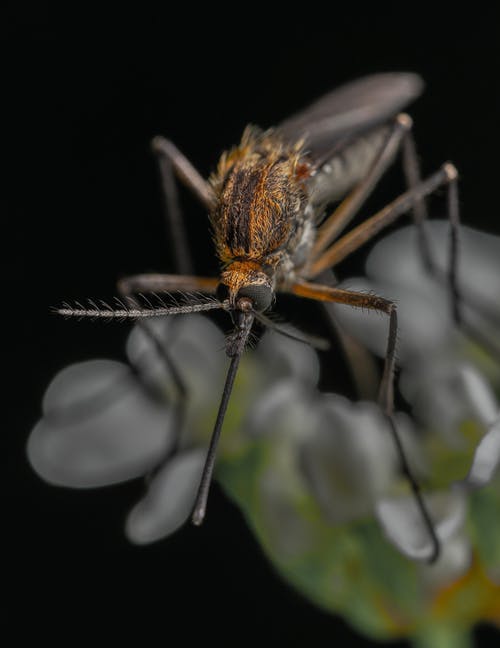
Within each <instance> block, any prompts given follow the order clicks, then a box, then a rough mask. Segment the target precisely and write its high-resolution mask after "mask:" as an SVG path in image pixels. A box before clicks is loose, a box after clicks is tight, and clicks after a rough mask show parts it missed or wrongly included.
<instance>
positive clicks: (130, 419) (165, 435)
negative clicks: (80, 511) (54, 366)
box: [27, 360, 172, 488]
mask: <svg viewBox="0 0 500 648" xmlns="http://www.w3.org/2000/svg"><path fill="white" fill-rule="evenodd" d="M43 408H44V412H45V414H44V417H43V418H42V420H41V421H39V423H38V424H37V425H36V426H35V428H34V429H33V431H32V432H31V435H30V438H29V440H28V445H27V453H28V458H29V460H30V462H31V464H32V465H33V468H34V469H35V471H36V472H37V473H38V474H39V475H40V476H41V477H43V478H44V479H45V480H46V481H48V482H50V483H53V484H58V485H62V486H69V487H73V488H91V487H96V486H104V485H108V484H113V483H115V482H120V481H124V480H127V479H131V478H133V477H137V476H139V475H142V474H144V473H145V472H147V471H148V470H149V469H150V468H151V467H152V466H153V465H154V464H155V462H156V461H157V460H158V458H159V457H161V456H162V455H163V454H164V453H165V452H166V451H167V449H168V447H169V446H170V444H171V442H172V431H171V429H170V426H171V422H172V414H171V413H170V412H169V411H168V410H167V409H166V408H165V407H164V406H161V405H159V404H158V403H156V402H155V401H153V400H152V399H151V398H150V397H149V396H148V395H147V394H146V393H145V392H144V390H143V389H142V387H141V385H140V383H139V382H138V381H137V380H136V378H135V377H134V376H133V374H132V372H131V371H130V369H129V367H127V366H126V365H124V364H121V363H119V362H112V361H108V360H94V361H90V362H84V363H80V364H75V365H71V366H69V367H67V368H66V369H64V370H63V371H61V372H60V373H59V374H58V375H57V376H56V377H55V378H54V380H53V381H52V383H51V384H50V385H49V387H48V389H47V392H46V394H45V397H44V401H43Z"/></svg>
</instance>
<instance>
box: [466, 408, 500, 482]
mask: <svg viewBox="0 0 500 648" xmlns="http://www.w3.org/2000/svg"><path fill="white" fill-rule="evenodd" d="M499 469H500V419H499V420H497V421H496V422H495V423H494V424H493V425H492V426H491V428H490V429H489V431H488V432H487V433H486V434H485V435H484V437H483V438H482V439H481V441H480V442H479V445H478V446H477V448H476V452H475V453H474V459H473V460H472V466H471V468H470V470H469V474H468V475H467V477H466V479H465V480H464V483H465V485H466V486H467V487H468V488H481V487H482V486H486V485H487V484H488V483H489V482H490V481H491V480H492V479H493V477H494V476H495V475H496V473H497V471H498V470H499Z"/></svg>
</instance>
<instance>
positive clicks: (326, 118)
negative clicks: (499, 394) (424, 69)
mask: <svg viewBox="0 0 500 648" xmlns="http://www.w3.org/2000/svg"><path fill="white" fill-rule="evenodd" d="M423 85H424V84H423V81H422V79H421V78H420V77H419V76H418V75H417V74H413V73H410V72H387V73H384V74H374V75H371V76H366V77H363V78H361V79H357V80H356V81H352V82H350V83H347V84H345V85H343V86H340V87H339V88H336V89H335V90H332V91H331V92H329V93H328V94H326V95H324V96H323V97H321V98H320V99H318V100H317V101H316V102H314V103H313V104H311V105H310V106H309V107H307V108H305V109H304V110H303V111H301V112H299V113H297V114H295V115H293V116H292V117H290V118H288V119H286V120H285V121H284V122H282V123H281V125H280V130H281V131H282V132H283V134H284V135H285V137H287V138H288V139H290V140H297V139H301V138H303V139H304V140H305V143H306V147H307V148H308V149H309V150H310V151H311V153H312V155H313V157H314V155H315V154H319V155H321V154H323V153H324V152H325V151H329V150H333V149H334V147H335V145H336V144H337V143H339V142H341V141H342V142H343V141H348V140H351V139H352V138H353V137H356V136H357V135H361V134H363V133H365V132H366V131H368V130H370V129H372V128H374V127H376V126H377V125H380V124H383V123H384V122H385V121H387V120H388V119H390V118H391V117H393V116H395V115H396V114H397V113H398V112H399V111H400V110H402V109H403V108H404V107H405V106H407V105H408V104H409V103H411V102H412V101H413V100H414V99H416V98H417V97H418V96H419V95H420V94H421V92H422V90H423Z"/></svg>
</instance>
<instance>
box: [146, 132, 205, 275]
mask: <svg viewBox="0 0 500 648" xmlns="http://www.w3.org/2000/svg"><path fill="white" fill-rule="evenodd" d="M151 148H152V150H153V152H154V153H155V154H156V157H157V159H158V165H159V169H160V176H161V185H162V189H163V199H164V206H165V218H166V226H167V232H168V233H169V235H170V236H171V238H172V252H173V255H174V258H175V267H176V270H177V271H178V272H179V273H181V274H191V273H192V272H193V262H192V258H191V253H190V250H189V245H188V242H187V237H186V230H185V227H184V220H183V218H182V214H181V209H180V204H179V196H178V192H177V186H176V182H175V177H177V178H178V179H179V180H180V181H181V182H182V183H183V184H184V185H186V187H187V188H188V189H189V190H190V191H191V192H192V193H193V194H194V195H195V196H196V197H197V198H198V200H199V201H200V202H201V203H202V204H203V205H204V206H205V207H206V208H207V209H211V207H212V205H213V194H212V190H211V188H210V185H209V184H208V182H207V181H206V180H205V179H204V178H203V177H202V176H201V175H200V174H199V173H198V171H197V170H196V169H195V167H194V166H193V165H192V164H191V162H190V161H189V160H188V159H187V158H186V157H185V155H183V153H181V151H179V149H178V148H177V147H176V146H175V144H173V143H172V142H171V141H170V140H167V139H165V138H164V137H161V136H159V135H158V136H156V137H155V138H153V140H152V142H151Z"/></svg>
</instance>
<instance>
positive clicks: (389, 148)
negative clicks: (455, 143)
mask: <svg viewBox="0 0 500 648" xmlns="http://www.w3.org/2000/svg"><path fill="white" fill-rule="evenodd" d="M411 126H412V120H411V117H409V116H408V115H406V114H404V113H402V114H400V115H398V116H397V117H396V119H395V120H394V122H393V124H392V128H391V130H390V131H389V133H388V135H387V138H386V140H385V142H384V144H383V146H382V148H381V150H380V152H379V153H378V154H377V156H376V157H375V159H374V161H373V163H372V165H371V167H370V170H369V171H368V173H367V174H366V175H365V176H364V178H363V179H362V180H361V181H360V182H359V183H358V184H357V185H356V186H355V187H354V189H353V190H352V191H351V192H350V193H349V194H348V195H347V196H346V197H345V198H344V200H343V201H342V202H341V203H340V205H338V207H337V208H336V209H335V211H334V212H333V213H332V214H331V215H330V216H329V217H328V218H327V219H326V220H325V222H324V223H323V224H322V225H321V226H320V227H319V229H318V237H317V239H316V242H315V244H314V247H313V251H312V255H313V257H315V258H316V257H318V256H320V255H321V253H322V252H323V251H324V250H325V249H326V248H327V247H328V246H329V245H330V244H331V243H332V241H334V240H335V239H336V238H337V237H338V235H339V234H340V233H341V232H342V231H343V230H344V229H345V228H346V227H347V225H348V224H349V223H350V222H351V220H352V219H353V218H354V217H355V216H356V214H357V212H358V210H359V209H360V207H361V206H362V204H363V203H364V202H365V200H366V199H367V197H368V196H369V195H370V194H371V193H372V191H373V189H374V187H375V186H376V184H377V182H378V181H379V180H380V178H381V177H382V176H383V174H384V173H385V172H386V170H387V169H388V167H389V166H390V165H391V163H392V162H393V161H394V158H395V156H396V154H397V152H398V150H399V148H400V146H401V141H402V139H403V137H404V135H405V133H406V132H407V131H409V130H410V128H411Z"/></svg>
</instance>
